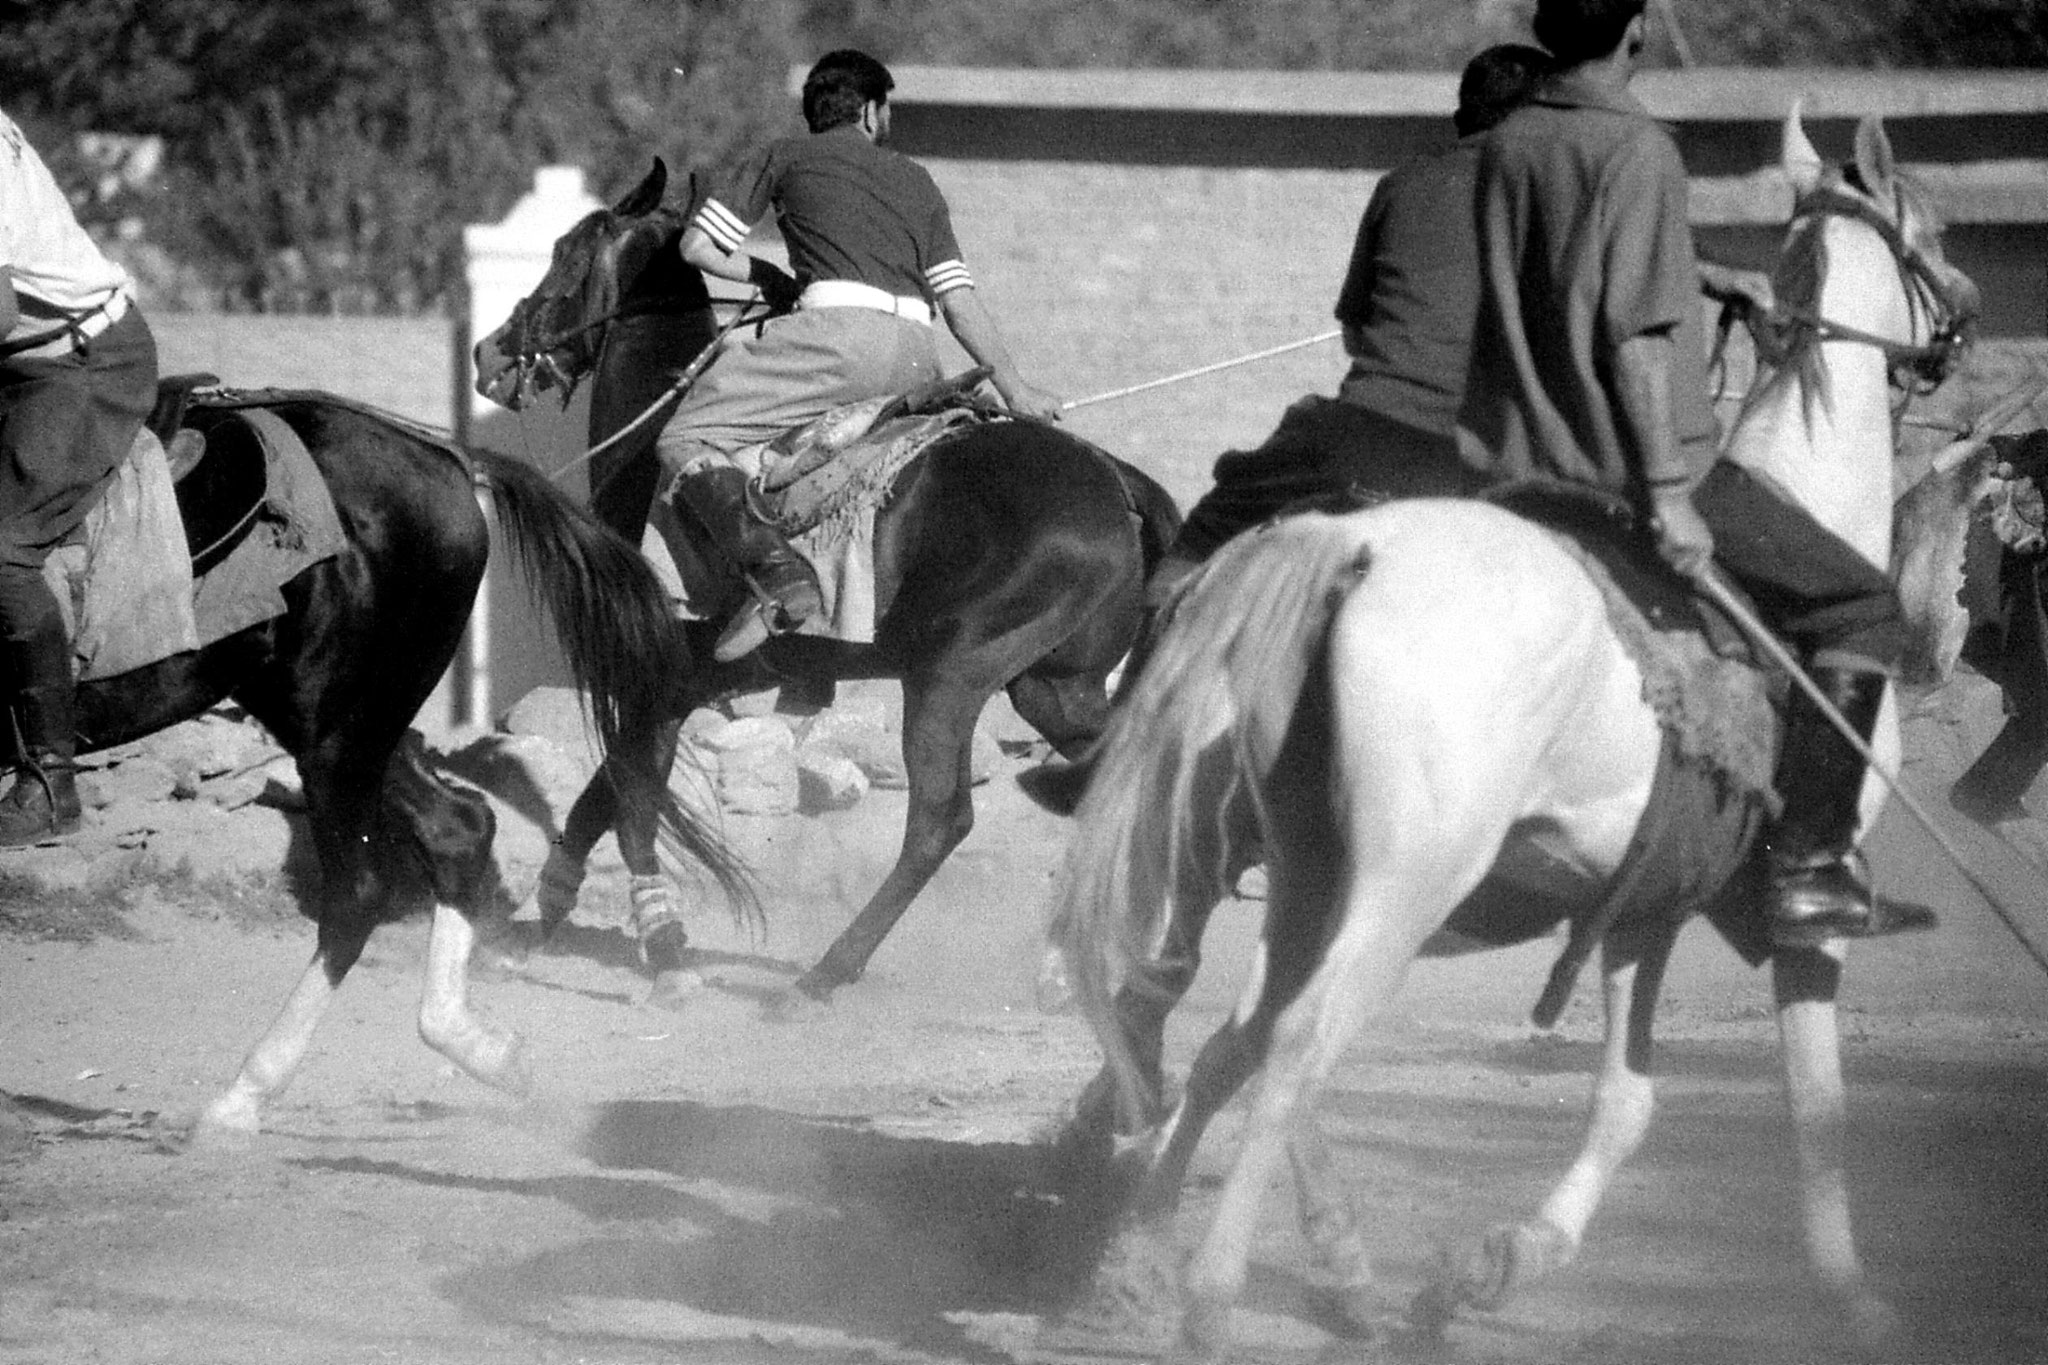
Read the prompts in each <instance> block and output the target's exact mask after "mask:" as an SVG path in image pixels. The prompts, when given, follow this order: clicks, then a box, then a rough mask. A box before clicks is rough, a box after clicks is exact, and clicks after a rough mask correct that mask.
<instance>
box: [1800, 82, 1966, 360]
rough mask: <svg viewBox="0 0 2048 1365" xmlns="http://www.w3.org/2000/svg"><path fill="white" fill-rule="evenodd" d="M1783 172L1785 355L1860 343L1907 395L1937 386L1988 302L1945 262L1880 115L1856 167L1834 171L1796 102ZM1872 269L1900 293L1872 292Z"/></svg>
mask: <svg viewBox="0 0 2048 1365" xmlns="http://www.w3.org/2000/svg"><path fill="white" fill-rule="evenodd" d="M1780 165H1781V167H1782V169H1783V170H1784V172H1785V176H1786V178H1787V179H1788V180H1789V181H1790V183H1791V186H1792V190H1793V196H1794V199H1793V209H1792V232H1791V237H1790V239H1789V241H1788V243H1787V247H1786V251H1785V254H1784V256H1783V257H1782V258H1781V260H1780V263H1779V271H1778V279H1777V280H1776V281H1775V282H1774V285H1775V292H1776V294H1777V296H1778V299H1779V300H1780V303H1781V308H1780V316H1779V321H1780V322H1781V323H1782V324H1783V325H1784V326H1785V327H1786V328H1788V330H1789V333H1790V335H1789V337H1788V338H1786V342H1787V345H1788V349H1792V350H1799V349H1802V348H1810V347H1811V346H1812V345H1813V344H1814V343H1817V342H1821V341H1830V340H1843V341H1858V342H1863V343H1865V344H1867V345H1870V346H1872V347H1875V348H1876V349H1878V350H1879V351H1881V352H1882V353H1883V354H1884V355H1885V356H1886V357H1887V359H1888V361H1889V363H1890V369H1891V374H1892V377H1893V379H1894V380H1895V381H1896V382H1897V383H1899V385H1900V386H1901V387H1902V388H1904V389H1906V390H1907V391H1908V392H1909V393H1916V392H1926V391H1928V390H1931V389H1933V388H1934V387H1935V386H1937V385H1939V384H1940V383H1941V382H1942V381H1943V380H1945V379H1946V378H1948V376H1949V375H1950V374H1951V373H1953V371H1954V370H1955V367H1956V365H1957V364H1958V363H1959V362H1960V360H1961V357H1962V352H1963V350H1964V348H1965V347H1966V346H1967V344H1968V341H1969V337H1970V333H1971V329H1972V326H1973V324H1974V323H1975V320H1976V316H1977V313H1978V311H1979V308H1980V305H1981V298H1980V296H1979V294H1978V291H1977V286H1976V285H1975V284H1974V283H1972V282H1971V280H1970V278H1969V276H1967V275H1965V274H1964V273H1963V272H1962V271H1960V270H1958V269H1956V268H1955V267H1954V266H1953V265H1950V264H1949V262H1948V258H1947V257H1946V256H1944V255H1943V254H1942V248H1941V230H1942V220H1941V216H1940V214H1939V213H1938V212H1937V211H1936V209H1935V207H1934V203H1933V200H1932V199H1931V198H1930V197H1929V195H1928V194H1927V192H1926V190H1925V188H1924V187H1923V186H1921V185H1920V184H1919V183H1918V182H1917V181H1915V180H1914V179H1913V178H1912V177H1911V176H1909V175H1907V174H1906V173H1905V172H1903V171H1902V170H1900V168H1899V166H1898V163H1897V161H1896V159H1895V158H1894V157H1893V155H1892V145H1891V139H1890V138H1889V137H1887V136H1886V135H1885V131H1884V125H1883V124H1882V123H1880V122H1879V121H1878V119H1877V118H1876V117H1875V116H1874V115H1873V116H1867V117H1865V118H1864V119H1863V120H1861V121H1860V122H1859V123H1858V124H1857V126H1856V152H1855V159H1854V161H1852V162H1851V163H1850V164H1848V165H1847V166H1843V167H1839V168H1836V167H1830V166H1828V165H1827V164H1826V163H1824V162H1823V161H1822V160H1821V158H1820V154H1819V153H1818V152H1816V151H1815V150H1814V148H1813V143H1812V142H1811V141H1810V140H1809V139H1808V138H1807V136H1806V130H1805V127H1804V125H1803V124H1802V122H1801V120H1800V105H1799V103H1798V102H1797V101H1795V102H1794V103H1793V106H1792V111H1791V113H1790V114H1789V115H1788V116H1787V117H1786V120H1785V129H1784V144H1783V151H1782V153H1781V155H1780ZM1873 267H1875V275H1876V277H1877V278H1880V279H1881V278H1883V277H1884V276H1886V275H1894V276H1895V277H1896V278H1897V281H1898V285H1899V287H1898V288H1896V289H1889V288H1872V287H1870V284H1871V280H1872V278H1873Z"/></svg>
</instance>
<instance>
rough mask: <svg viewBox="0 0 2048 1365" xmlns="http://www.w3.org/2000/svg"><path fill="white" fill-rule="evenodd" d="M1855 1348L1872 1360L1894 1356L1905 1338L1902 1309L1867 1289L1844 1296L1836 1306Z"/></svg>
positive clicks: (1858, 1352)
mask: <svg viewBox="0 0 2048 1365" xmlns="http://www.w3.org/2000/svg"><path fill="white" fill-rule="evenodd" d="M1835 1311H1836V1313H1837V1314H1838V1315H1839V1316H1840V1318H1841V1322H1842V1326H1843V1328H1844V1329H1846V1331H1847V1333H1848V1337H1849V1341H1850V1343H1851V1345H1852V1346H1853V1347H1854V1348H1855V1350H1856V1352H1857V1354H1859V1355H1861V1356H1863V1357H1865V1358H1871V1359H1877V1358H1888V1357H1890V1356H1891V1355H1893V1354H1894V1353H1895V1352H1896V1350H1897V1347H1898V1345H1899V1342H1900V1341H1901V1339H1902V1338H1903V1337H1904V1336H1905V1331H1906V1328H1905V1322H1904V1320H1903V1319H1901V1318H1900V1317H1899V1313H1898V1310H1897V1309H1895V1308H1893V1307H1892V1306H1891V1304H1890V1303H1889V1302H1887V1301H1886V1300H1885V1299H1883V1298H1881V1297H1880V1296H1878V1295H1876V1294H1873V1293H1871V1292H1870V1291H1869V1290H1867V1289H1859V1290H1856V1291H1853V1292H1851V1293H1847V1294H1844V1295H1842V1296H1841V1297H1840V1298H1839V1299H1838V1300H1837V1302H1836V1304H1835Z"/></svg>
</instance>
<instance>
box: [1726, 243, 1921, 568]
mask: <svg viewBox="0 0 2048 1365" xmlns="http://www.w3.org/2000/svg"><path fill="white" fill-rule="evenodd" d="M1825 231H1826V232H1827V239H1826V250H1827V270H1826V278H1825V280H1824V282H1823V284H1822V286H1821V290H1820V298H1819V299H1818V300H1817V302H1816V304H1815V311H1816V312H1817V313H1818V314H1819V315H1820V316H1821V317H1822V318H1825V319H1826V320H1827V321H1829V322H1831V323H1836V324H1840V325H1843V326H1847V327H1853V328H1856V329H1857V330H1859V331H1863V332H1868V333H1871V334H1873V335H1876V336H1884V337H1897V338H1900V339H1903V338H1905V336H1906V335H1907V331H1906V328H1907V323H1908V320H1907V318H1906V316H1905V302H1904V293H1903V291H1902V289H1901V288H1900V284H1899V272H1898V266H1897V264H1896V262H1894V261H1893V259H1892V256H1891V252H1890V250H1889V249H1888V248H1887V247H1886V246H1885V244H1884V243H1883V241H1882V240H1880V239H1879V238H1878V237H1877V235H1876V234H1875V233H1873V232H1870V231H1869V230H1867V229H1863V228H1859V227H1856V226H1854V225H1852V224H1848V223H1845V222H1842V221H1840V220H1831V221H1830V222H1829V223H1828V224H1827V225H1826V228H1825ZM1728 456H1729V458H1731V459H1733V460H1734V461H1735V462H1736V463H1738V464H1740V465H1742V466H1744V467H1745V468H1747V469H1749V470H1751V471H1753V472H1755V473H1757V474H1760V475H1762V476H1763V477H1764V478H1766V479H1768V480H1769V481H1771V482H1773V483H1775V484H1777V485H1778V486H1779V487H1781V488H1783V489H1784V490H1785V491H1786V492H1787V493H1789V494H1790V495H1791V497H1792V498H1793V500H1794V501H1796V502H1797V503H1799V505H1800V506H1802V507H1804V508H1805V509H1806V510H1807V511H1808V512H1810V513H1812V514H1813V517H1814V519H1815V520H1816V521H1818V522H1820V524H1821V525H1823V526H1825V527H1827V528H1828V529H1829V530H1831V531H1833V532H1834V533H1835V534H1836V535H1838V536H1840V537H1841V538H1842V539H1843V540H1845V541H1847V542H1848V543H1849V544H1850V545H1853V546H1854V547H1856V549H1857V550H1859V551H1860V552H1861V553H1862V554H1863V555H1864V557H1865V558H1867V559H1869V560H1870V561H1871V563H1873V564H1876V565H1878V566H1879V567H1880V568H1889V567H1890V564H1891V527H1892V390H1891V367H1890V364H1889V362H1888V360H1887V358H1886V356H1885V354H1884V352H1883V351H1882V350H1880V349H1878V348H1877V347H1876V346H1873V345H1870V344H1869V343H1868V342H1862V341H1824V342H1821V343H1819V355H1818V357H1817V358H1816V359H1815V360H1814V362H1813V363H1812V364H1810V365H1809V364H1803V363H1801V361H1800V360H1799V359H1797V358H1795V359H1794V360H1793V361H1792V362H1791V363H1789V364H1787V365H1786V366H1785V367H1784V368H1783V369H1781V370H1779V371H1777V372H1776V373H1775V374H1773V375H1771V376H1770V378H1769V379H1768V380H1766V381H1765V382H1764V384H1763V386H1762V388H1761V389H1760V390H1759V392H1758V393H1757V394H1756V395H1755V398H1754V400H1753V401H1752V402H1751V403H1750V404H1749V406H1748V407H1746V408H1745V409H1744V410H1743V413H1742V415H1741V417H1740V418H1738V419H1737V422H1736V426H1735V430H1734V431H1733V432H1732V433H1731V435H1730V437H1729V440H1728Z"/></svg>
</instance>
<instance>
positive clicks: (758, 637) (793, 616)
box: [711, 573, 825, 664]
mask: <svg viewBox="0 0 2048 1365" xmlns="http://www.w3.org/2000/svg"><path fill="white" fill-rule="evenodd" d="M745 582H746V585H747V593H748V597H747V600H746V601H745V602H744V603H742V604H741V605H740V609H739V610H738V611H736V612H734V613H733V618H732V620H731V621H729V622H727V623H726V627H725V629H724V630H722V631H720V632H719V635H718V643H717V644H716V645H714V646H713V647H712V650H711V657H712V658H714V659H716V660H718V662H720V663H722V664H729V663H731V662H732V661H733V660H735V659H743V658H745V657H746V656H747V655H749V654H751V653H753V652H754V651H755V650H757V649H759V648H760V647H761V646H762V645H764V644H766V643H767V642H768V641H769V640H771V639H773V638H774V637H775V636H777V635H787V634H789V633H790V632H791V631H793V630H796V629H798V628H799V627H801V626H802V625H803V623H804V622H806V621H808V620H810V619H811V618H812V617H813V616H816V615H817V614H818V613H819V612H820V611H822V610H823V609H824V605H825V603H824V599H823V597H822V596H821V595H820V594H819V592H818V588H817V585H816V584H815V583H813V582H812V581H811V580H810V577H809V574H808V573H806V574H805V575H804V576H803V577H802V578H801V579H796V580H793V581H792V582H791V584H790V589H791V596H792V597H794V598H795V599H796V600H795V601H791V600H790V598H788V597H784V596H782V595H781V594H780V593H777V592H774V591H772V590H771V589H768V588H765V587H762V586H761V584H759V583H757V582H755V581H754V576H753V575H752V574H748V575H746V577H745Z"/></svg>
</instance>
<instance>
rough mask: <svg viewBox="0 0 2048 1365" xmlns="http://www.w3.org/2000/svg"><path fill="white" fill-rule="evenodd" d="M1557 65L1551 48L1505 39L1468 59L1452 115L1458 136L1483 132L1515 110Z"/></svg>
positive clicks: (1460, 80) (1459, 81) (1460, 79)
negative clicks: (1456, 107) (1549, 50)
mask: <svg viewBox="0 0 2048 1365" xmlns="http://www.w3.org/2000/svg"><path fill="white" fill-rule="evenodd" d="M1556 65H1557V63H1556V62H1554V61H1552V60H1551V59H1550V54H1549V53H1548V52H1545V51H1544V50H1543V49H1542V48H1540V47H1530V46H1529V45H1528V44H1527V43H1501V44H1500V45H1498V46H1496V47H1489V48H1487V49H1486V51H1484V52H1482V53H1480V54H1479V55H1478V56H1477V57H1474V58H1473V59H1472V60H1471V61H1469V62H1467V63H1465V74H1464V75H1463V76H1462V77H1460V78H1459V80H1458V112H1457V113H1456V114H1454V115H1452V122H1454V123H1456V124H1457V126H1458V136H1459V137H1468V136H1470V135H1471V134H1473V133H1483V132H1485V131H1486V130H1487V129H1488V128H1491V127H1493V125H1494V124H1496V123H1499V122H1500V121H1501V120H1502V119H1504V118H1506V117H1507V116H1508V115H1509V114H1511V113H1513V112H1514V111H1515V108H1516V107H1517V106H1518V105H1520V104H1521V103H1522V102H1523V101H1524V100H1526V99H1528V98H1529V95H1530V93H1531V92H1533V91H1534V90H1535V89H1536V86H1537V83H1538V82H1540V81H1541V80H1542V79H1543V78H1544V77H1545V76H1547V75H1549V74H1550V72H1551V70H1552V69H1553V68H1554V67H1555V66H1556Z"/></svg>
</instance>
